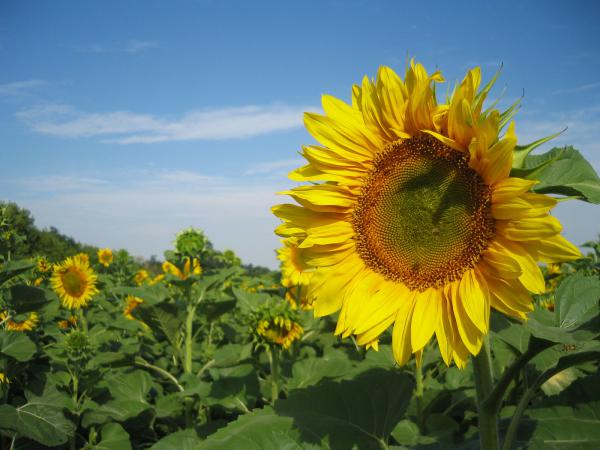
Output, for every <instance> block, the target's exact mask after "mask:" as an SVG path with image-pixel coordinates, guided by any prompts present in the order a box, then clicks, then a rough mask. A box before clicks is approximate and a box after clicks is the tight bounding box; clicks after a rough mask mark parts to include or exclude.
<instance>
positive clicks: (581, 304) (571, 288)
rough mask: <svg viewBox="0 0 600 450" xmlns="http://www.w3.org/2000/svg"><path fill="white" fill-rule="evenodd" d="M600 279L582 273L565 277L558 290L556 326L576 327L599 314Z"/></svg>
mask: <svg viewBox="0 0 600 450" xmlns="http://www.w3.org/2000/svg"><path fill="white" fill-rule="evenodd" d="M599 300H600V280H599V279H598V278H597V277H594V276H585V275H583V274H581V273H577V274H575V275H572V276H569V277H567V278H565V279H564V280H563V281H562V282H561V283H560V285H559V286H558V289H557V290H556V301H555V305H556V306H555V308H556V310H555V319H556V326H558V327H561V328H566V329H575V328H577V327H579V326H581V325H583V324H584V323H585V322H587V321H589V320H590V319H592V318H593V317H594V316H596V315H598V313H599V312H600V308H599V307H598V302H599Z"/></svg>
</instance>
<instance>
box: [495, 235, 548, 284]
mask: <svg viewBox="0 0 600 450" xmlns="http://www.w3.org/2000/svg"><path fill="white" fill-rule="evenodd" d="M496 241H497V243H498V244H499V245H501V246H502V247H504V249H505V251H506V252H508V253H509V254H510V255H511V257H513V258H514V259H515V260H516V261H517V262H518V263H519V265H520V266H521V270H522V271H523V273H522V274H521V276H520V277H519V280H520V281H521V283H523V285H524V286H525V287H526V288H527V289H528V290H529V291H531V292H533V293H534V294H543V293H544V292H545V290H546V283H545V281H544V275H543V274H542V271H541V270H540V268H539V266H538V265H537V263H536V262H535V259H533V257H532V256H531V254H530V253H529V252H528V251H527V250H526V249H527V247H523V246H521V245H520V244H518V243H516V242H514V241H510V240H508V239H505V238H503V237H502V236H500V235H497V236H496Z"/></svg>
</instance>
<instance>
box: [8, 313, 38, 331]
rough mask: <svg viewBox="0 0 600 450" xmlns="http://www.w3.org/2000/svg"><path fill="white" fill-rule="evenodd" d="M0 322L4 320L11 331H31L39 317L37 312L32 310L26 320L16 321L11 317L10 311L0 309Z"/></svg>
mask: <svg viewBox="0 0 600 450" xmlns="http://www.w3.org/2000/svg"><path fill="white" fill-rule="evenodd" d="M0 322H4V323H5V324H6V329H7V330H9V331H31V330H33V329H34V328H35V327H36V325H37V324H38V322H39V318H38V315H37V313H36V312H30V313H29V315H28V316H27V318H26V319H25V320H21V321H16V320H13V319H12V318H9V316H8V311H0Z"/></svg>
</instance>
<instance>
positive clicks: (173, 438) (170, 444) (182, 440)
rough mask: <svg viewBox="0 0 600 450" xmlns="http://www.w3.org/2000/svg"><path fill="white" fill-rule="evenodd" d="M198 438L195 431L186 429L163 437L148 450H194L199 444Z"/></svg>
mask: <svg viewBox="0 0 600 450" xmlns="http://www.w3.org/2000/svg"><path fill="white" fill-rule="evenodd" d="M200 442H201V441H200V438H199V437H198V434H197V433H196V431H195V430H192V429H187V430H181V431H176V432H175V433H171V434H169V435H168V436H165V437H164V438H162V439H161V440H160V441H158V442H157V443H156V444H154V445H153V446H152V447H150V449H149V450H173V449H177V450H194V449H195V448H198V445H199V444H200Z"/></svg>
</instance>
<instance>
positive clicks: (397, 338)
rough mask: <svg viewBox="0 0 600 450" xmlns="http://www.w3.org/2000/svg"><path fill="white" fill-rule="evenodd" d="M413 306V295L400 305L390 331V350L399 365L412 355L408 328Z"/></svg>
mask: <svg viewBox="0 0 600 450" xmlns="http://www.w3.org/2000/svg"><path fill="white" fill-rule="evenodd" d="M413 307H414V297H413V298H412V299H410V301H407V302H406V303H404V304H402V305H401V307H400V308H399V309H398V313H397V314H396V320H395V322H394V330H393V331H392V350H393V352H394V359H395V360H396V362H397V363H398V365H400V366H403V365H404V364H406V362H407V361H408V360H409V359H410V356H411V355H412V346H411V342H410V339H411V337H410V334H411V333H410V329H411V322H412V312H413Z"/></svg>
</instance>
